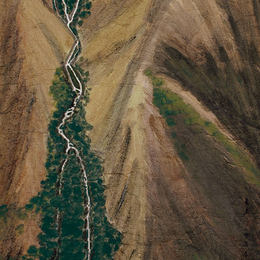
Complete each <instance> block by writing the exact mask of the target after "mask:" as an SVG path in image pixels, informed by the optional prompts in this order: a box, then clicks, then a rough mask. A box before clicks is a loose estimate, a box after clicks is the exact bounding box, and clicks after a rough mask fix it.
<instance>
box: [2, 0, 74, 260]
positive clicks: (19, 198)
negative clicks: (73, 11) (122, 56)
mask: <svg viewBox="0 0 260 260" xmlns="http://www.w3.org/2000/svg"><path fill="white" fill-rule="evenodd" d="M0 5H1V8H0V9H1V11H0V12H1V15H0V17H1V18H0V24H1V30H0V35H1V36H0V39H1V41H0V44H1V54H0V55H1V58H0V60H1V65H0V69H1V75H0V82H1V90H0V91H1V94H0V125H1V132H0V150H1V151H0V169H1V170H0V171H1V177H0V194H1V196H0V203H1V204H9V205H16V207H17V206H24V205H25V203H27V202H28V201H29V199H30V198H31V197H32V196H34V195H35V194H37V192H38V191H39V190H40V182H41V180H43V179H44V177H45V174H46V171H45V166H44V164H45V161H46V151H47V146H46V143H47V136H48V130H47V126H48V123H49V120H50V114H51V111H52V109H53V103H52V100H51V97H50V95H49V86H50V84H51V81H52V79H53V74H54V71H55V70H56V68H57V67H58V66H59V65H60V62H61V61H62V60H63V59H64V57H65V56H66V54H67V52H68V50H69V49H70V46H71V45H72V42H73V41H72V38H71V36H70V34H69V33H68V32H67V30H66V29H65V28H64V25H63V24H62V22H61V21H59V20H58V18H57V17H55V15H54V14H53V13H50V11H49V10H48V9H47V8H46V7H44V5H43V4H42V1H40V0H26V1H16V0H12V1H1V4H0ZM16 215H17V214H13V213H11V218H10V219H9V220H8V223H7V225H6V226H5V225H4V226H2V222H1V228H0V229H1V232H0V240H1V244H0V251H1V255H4V256H6V255H11V256H15V255H18V254H21V253H23V250H25V249H27V247H28V246H29V245H31V244H33V243H35V242H34V241H35V240H36V236H37V234H38V232H39V230H38V227H37V225H36V223H35V219H34V220H31V218H29V219H28V220H27V221H26V224H25V226H24V227H23V232H21V233H22V234H21V235H19V232H17V230H16V228H17V227H18V226H19V224H20V223H22V222H21V220H19V218H17V216H16ZM20 227H21V226H20Z"/></svg>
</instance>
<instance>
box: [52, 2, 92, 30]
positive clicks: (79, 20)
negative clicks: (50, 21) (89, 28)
mask: <svg viewBox="0 0 260 260" xmlns="http://www.w3.org/2000/svg"><path fill="white" fill-rule="evenodd" d="M54 1H55V0H54ZM76 2H77V0H65V3H66V4H67V6H68V13H69V14H70V13H72V11H73V8H74V6H75V4H76ZM56 6H57V9H58V10H57V11H58V12H59V14H60V15H61V17H63V18H65V13H64V7H63V3H62V0H56ZM91 6H92V3H91V1H89V0H80V2H79V8H78V11H77V12H76V14H75V17H74V20H73V22H72V28H75V27H76V25H79V26H82V25H83V22H84V19H85V18H87V17H89V16H90V14H91V12H90V9H91ZM54 10H55V5H54ZM74 32H75V33H76V34H77V31H76V30H75V29H74Z"/></svg>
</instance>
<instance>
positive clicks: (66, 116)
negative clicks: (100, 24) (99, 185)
mask: <svg viewBox="0 0 260 260" xmlns="http://www.w3.org/2000/svg"><path fill="white" fill-rule="evenodd" d="M79 2H80V0H77V3H76V5H75V7H74V9H73V11H72V12H71V14H68V9H67V5H66V3H65V1H64V0H62V3H63V5H64V12H65V19H63V21H64V22H65V24H66V26H67V27H68V29H69V30H70V32H71V33H72V34H73V37H74V39H75V42H74V45H73V47H72V49H71V51H70V53H69V55H68V57H67V59H66V62H65V66H64V67H65V70H66V73H67V76H68V79H69V81H70V84H71V87H72V90H73V91H74V92H75V93H76V97H75V98H74V101H73V105H72V107H70V108H69V109H68V110H67V111H66V112H65V114H64V117H63V119H62V122H61V123H60V124H59V126H58V127H57V130H58V133H59V135H60V136H62V138H63V139H64V140H65V141H66V142H67V148H66V155H67V158H66V159H65V161H64V162H63V164H62V167H61V171H60V173H59V174H60V185H59V187H60V188H59V195H60V194H61V186H62V185H61V184H62V176H63V172H64V169H65V166H66V163H67V162H68V154H69V151H70V150H73V151H74V152H75V154H76V157H77V159H78V160H79V162H80V166H81V169H82V173H83V180H84V186H85V192H86V198H87V205H86V208H87V215H86V216H85V222H86V223H87V225H86V229H85V231H86V232H87V253H86V254H85V257H84V260H86V259H87V260H90V253H91V241H90V225H89V220H90V210H91V203H90V196H89V189H88V178H87V173H86V169H85V166H84V163H83V160H82V158H81V156H80V153H79V150H78V149H77V148H76V147H75V145H74V144H73V143H72V142H71V140H70V139H69V137H67V136H66V135H65V133H64V131H63V128H64V126H65V124H66V121H67V119H69V118H71V117H72V116H73V115H74V113H75V108H76V107H77V105H78V103H79V100H80V98H81V96H82V92H83V86H82V84H81V81H80V79H79V78H78V76H77V74H76V73H75V71H74V69H73V67H72V65H71V64H72V63H73V62H74V61H75V58H76V57H77V55H76V54H77V52H78V51H79V44H80V42H79V38H78V37H77V35H75V34H74V32H73V30H72V29H71V27H70V24H71V23H72V22H73V20H74V17H75V14H76V12H77V10H78V7H79ZM54 4H55V6H56V0H54ZM56 11H57V13H59V10H58V9H57V8H56ZM69 70H70V71H71V72H72V74H73V75H74V77H75V79H76V81H77V83H78V87H76V86H75V84H74V83H73V80H72V78H71V75H70V71H69ZM59 216H60V213H59V212H58V216H57V219H59Z"/></svg>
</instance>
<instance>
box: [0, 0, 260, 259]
mask: <svg viewBox="0 0 260 260" xmlns="http://www.w3.org/2000/svg"><path fill="white" fill-rule="evenodd" d="M72 2H73V1H72ZM0 7H1V8H0V24H1V30H0V45H1V52H0V57H1V59H0V60H1V64H0V70H1V73H0V82H1V83H0V84H1V91H0V125H1V132H0V146H1V147H0V151H1V152H0V169H1V175H0V205H1V204H4V205H5V204H7V205H9V206H10V208H11V210H10V213H9V215H8V217H7V221H5V222H4V221H2V222H1V223H0V224H1V231H0V256H3V258H4V259H8V257H9V256H12V257H15V259H18V256H21V255H23V254H25V253H26V251H27V249H28V247H29V246H30V245H37V244H38V240H37V235H38V233H39V232H40V228H39V226H40V218H39V214H34V213H32V214H31V215H30V213H29V217H28V218H26V219H25V220H23V219H21V218H19V217H17V214H18V215H19V212H18V213H17V210H18V209H19V207H23V206H24V205H26V203H28V202H29V200H30V199H31V198H32V197H33V196H35V195H36V194H37V193H38V192H39V191H40V190H41V184H40V183H41V181H42V180H44V179H45V178H46V175H47V173H46V169H45V162H46V157H47V137H48V135H49V133H48V124H49V122H50V120H51V117H52V112H53V111H54V102H53V100H52V97H51V95H50V93H49V87H50V85H51V83H52V81H53V78H54V72H55V70H56V69H57V68H58V67H60V66H61V65H63V63H64V61H65V59H66V56H67V55H68V53H69V51H70V49H71V47H72V45H73V38H72V36H71V34H70V33H69V31H68V30H67V29H66V26H65V24H63V23H62V21H61V19H60V18H58V17H57V15H56V16H55V13H54V11H53V6H52V1H47V0H44V1H41V0H25V1H18V0H11V1H8V2H6V3H1V4H0ZM259 11H260V5H259V3H258V1H255V0H243V1H242V0H233V1H225V0H206V1H205V0H177V1H172V0H143V1H139V0H125V1H122V0H104V1H103V0H93V1H92V6H91V15H90V16H89V17H87V18H86V19H84V23H83V25H81V26H78V32H79V38H80V40H81V44H82V46H81V53H80V56H79V59H78V62H77V64H78V65H79V66H81V68H83V69H84V71H88V72H89V81H88V83H87V88H88V90H89V102H88V103H87V104H86V106H85V112H86V121H87V122H88V123H90V124H91V125H92V126H93V129H92V130H91V131H90V129H85V130H86V136H87V138H90V139H91V150H92V151H94V152H95V155H96V156H98V157H99V158H100V159H101V161H102V166H103V168H104V171H103V172H102V174H103V177H102V178H103V179H104V184H105V195H106V202H105V209H106V216H107V218H108V220H109V222H110V223H111V224H112V226H113V228H114V229H115V230H117V231H119V232H121V234H122V242H121V244H120V247H119V249H118V250H117V251H116V253H115V255H114V259H116V260H124V259H136V260H138V259H158V260H159V259H164V260H165V259H167V260H168V259H169V260H171V259H183V260H189V259H228V260H231V259H234V260H237V259H250V260H254V259H255V260H256V259H259V258H260V250H259V243H260V223H259V214H260V212H259V210H260V197H259V195H260V169H259V167H260V157H259V154H260V133H259V132H260V125H259V122H260V103H259V100H260V90H259V88H258V86H259V78H260V73H259V47H260V44H259V13H260V12H259ZM56 14H57V13H56ZM90 139H89V140H90ZM85 163H86V165H88V162H87V161H86V162H85ZM87 170H88V169H87ZM18 211H19V210H18ZM0 217H1V216H0ZM17 219H18V220H17ZM0 220H1V218H0ZM3 223H4V224H3ZM21 223H23V224H22V225H24V226H23V228H22V230H21V229H19V224H21ZM20 231H21V232H20ZM104 259H106V258H104Z"/></svg>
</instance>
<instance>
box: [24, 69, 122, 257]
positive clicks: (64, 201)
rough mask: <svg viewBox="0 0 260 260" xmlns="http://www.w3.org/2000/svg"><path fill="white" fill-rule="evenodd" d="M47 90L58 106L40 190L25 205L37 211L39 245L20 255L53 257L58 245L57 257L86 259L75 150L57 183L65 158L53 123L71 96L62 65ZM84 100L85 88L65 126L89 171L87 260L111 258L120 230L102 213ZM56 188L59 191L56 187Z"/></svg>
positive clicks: (101, 188)
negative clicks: (89, 243) (39, 214)
mask: <svg viewBox="0 0 260 260" xmlns="http://www.w3.org/2000/svg"><path fill="white" fill-rule="evenodd" d="M85 81H86V79H85ZM85 92H86V90H85ZM51 94H52V95H53V97H54V100H55V102H56V111H55V112H54V113H53V118H52V120H51V122H50V124H49V133H50V134H49V138H48V151H49V152H48V158H47V162H46V169H47V178H46V180H44V181H42V191H41V192H40V193H39V194H38V196H36V197H34V198H32V199H31V202H30V203H29V204H28V205H27V206H26V208H27V209H30V210H35V211H36V212H40V213H41V216H42V219H41V220H42V221H41V222H42V223H41V233H40V234H39V236H38V238H39V244H40V247H39V248H37V247H36V246H31V247H30V248H29V250H28V255H27V256H25V257H24V259H36V258H39V259H52V258H53V257H54V256H55V255H57V250H58V249H59V258H58V259H64V260H65V259H84V252H85V251H86V243H87V241H86V237H87V234H86V231H85V228H84V227H85V225H86V223H85V216H86V213H87V212H86V211H85V201H86V197H85V190H84V189H85V188H84V183H83V175H82V171H81V167H80V163H79V161H78V160H77V158H76V156H75V154H74V152H71V153H70V155H69V158H68V162H67V164H66V167H65V170H64V173H63V176H62V181H61V182H62V187H59V178H60V177H61V176H59V175H58V174H57V173H59V172H60V167H61V165H62V162H63V161H64V160H65V159H66V155H65V149H66V143H65V142H64V140H63V139H62V138H61V137H60V135H59V134H58V133H57V126H58V124H59V123H60V121H61V119H62V117H63V115H64V112H65V111H66V110H67V109H68V108H69V107H70V106H71V104H72V101H73V98H74V93H73V91H72V90H71V88H70V86H69V84H68V83H67V82H66V78H65V74H64V72H63V70H62V69H61V68H60V69H57V71H56V73H55V78H54V81H53V85H52V86H51ZM87 101H88V94H87V93H86V94H85V98H84V99H82V100H81V101H80V104H79V106H78V107H77V111H76V113H75V114H74V116H73V117H72V118H71V119H69V120H68V123H67V124H66V128H65V129H64V130H65V132H66V135H67V136H70V137H71V138H72V142H73V143H74V145H75V146H76V147H77V148H78V150H79V151H80V154H81V156H82V159H83V161H84V163H85V167H86V170H87V173H88V178H89V192H90V197H91V218H90V219H91V221H90V226H91V231H92V233H91V241H92V246H91V247H92V255H91V259H93V260H94V259H96V260H98V259H112V257H113V255H114V253H115V251H116V250H117V249H118V248H119V244H120V242H121V234H120V233H119V232H118V231H116V230H115V229H114V228H113V227H112V226H111V224H110V223H109V222H108V220H107V217H106V209H105V196H104V191H105V187H104V185H103V184H102V183H103V180H102V173H103V168H102V165H101V161H100V159H99V158H98V157H97V156H96V155H95V154H94V153H93V152H91V149H90V143H91V142H90V139H89V137H88V136H86V130H90V129H91V128H92V127H91V126H90V125H89V124H88V123H87V122H86V120H85V108H84V106H85V104H86V102H87ZM59 188H61V195H59V194H58V192H57V191H58V189H59ZM58 211H59V212H60V216H61V223H60V225H58V224H57V213H58Z"/></svg>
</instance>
